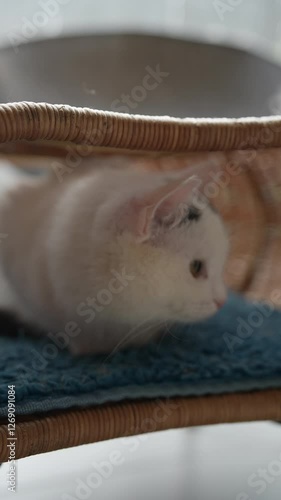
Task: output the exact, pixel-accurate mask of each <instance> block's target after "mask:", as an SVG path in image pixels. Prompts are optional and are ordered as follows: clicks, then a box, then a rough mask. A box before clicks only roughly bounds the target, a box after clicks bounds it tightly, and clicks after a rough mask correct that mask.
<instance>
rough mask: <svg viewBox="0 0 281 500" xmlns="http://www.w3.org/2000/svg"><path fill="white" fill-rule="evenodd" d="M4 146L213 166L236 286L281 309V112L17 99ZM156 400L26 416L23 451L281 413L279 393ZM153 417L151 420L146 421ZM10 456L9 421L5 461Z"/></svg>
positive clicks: (3, 442)
mask: <svg viewBox="0 0 281 500" xmlns="http://www.w3.org/2000/svg"><path fill="white" fill-rule="evenodd" d="M0 143H1V149H0V150H1V152H2V153H3V154H9V155H11V154H12V155H15V154H16V155H20V156H21V157H22V156H23V155H25V156H26V155H36V156H38V155H39V156H41V157H42V156H45V157H47V158H48V163H49V164H50V165H53V166H54V165H55V164H56V162H54V161H50V157H56V158H60V159H63V160H64V162H66V163H65V164H66V166H67V154H68V153H69V151H71V152H72V153H74V152H75V154H76V157H77V158H78V159H79V158H80V159H81V160H82V159H83V158H85V157H88V156H93V155H97V154H116V153H118V154H126V155H128V154H130V155H132V159H133V161H136V162H138V161H141V162H142V163H143V164H144V166H145V167H146V168H150V169H171V168H173V169H177V168H183V167H187V166H189V165H191V164H192V165H194V164H195V165H196V164H200V165H201V164H202V161H203V162H204V163H206V164H207V165H208V167H205V168H206V170H205V173H206V176H207V177H208V183H207V186H208V192H207V193H206V194H207V195H208V196H209V197H210V198H212V199H213V200H212V201H213V203H214V204H215V205H216V206H217V208H218V210H219V211H220V213H221V214H222V216H223V217H224V219H225V222H226V224H227V225H228V226H229V229H230V235H231V249H232V250H231V254H230V256H229V262H228V265H227V270H226V280H227V283H228V285H229V286H230V287H232V288H233V289H235V290H238V291H241V292H242V293H244V294H246V295H247V296H250V297H251V298H255V299H264V300H268V301H271V302H273V303H274V304H275V305H276V306H277V307H280V306H281V298H280V297H281V296H280V297H279V293H278V287H279V286H280V283H281V268H280V256H281V229H280V228H281V169H280V168H279V165H280V164H281V118H280V117H268V118H258V119H255V118H251V119H207V120H206V119H175V118H168V117H145V116H137V115H133V116H131V115H125V114H124V115H122V114H118V113H109V112H102V111H95V110H92V109H88V108H74V107H70V106H65V105H61V106H59V105H51V104H46V103H41V104H34V103H27V102H19V103H13V104H5V105H2V106H0ZM18 157H19V156H18ZM205 160H208V161H207V162H206V161H205ZM68 167H69V165H68ZM76 167H77V168H79V161H78V162H77V165H76ZM76 167H75V168H76ZM69 168H70V167H69ZM69 168H68V170H69ZM72 168H73V167H72ZM161 404H163V405H169V404H170V403H169V402H167V401H163V402H162V403H161ZM158 406H159V400H158V401H149V402H147V401H140V402H132V403H127V402H125V403H120V404H112V405H105V406H102V407H98V408H92V409H87V410H72V411H63V412H57V413H55V414H51V415H47V416H42V417H41V416H36V418H34V419H32V418H30V417H28V418H27V417H25V418H22V419H19V420H18V424H17V437H18V442H17V444H18V446H17V458H21V457H25V456H28V455H32V454H37V453H43V452H47V451H52V450H56V449H60V448H64V447H70V446H76V445H79V444H84V443H89V442H94V441H100V440H104V439H111V438H114V437H119V436H124V435H129V434H139V433H141V432H148V431H155V430H163V429H167V428H175V427H183V426H188V425H203V424H211V423H220V422H239V421H249V420H265V419H272V420H281V390H267V391H257V392H252V393H244V394H232V395H222V396H208V397H197V398H176V399H175V400H174V410H173V411H172V412H170V413H169V412H168V411H167V418H166V419H165V420H164V421H163V420H161V421H159V419H158V420H157V418H155V414H156V413H157V408H158ZM167 408H168V406H167ZM147 421H150V422H151V425H150V426H145V425H142V424H143V422H147ZM7 456H8V453H7V428H6V425H5V422H4V423H3V424H2V425H1V426H0V461H5V460H7Z"/></svg>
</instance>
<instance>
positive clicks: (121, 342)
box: [104, 319, 151, 363]
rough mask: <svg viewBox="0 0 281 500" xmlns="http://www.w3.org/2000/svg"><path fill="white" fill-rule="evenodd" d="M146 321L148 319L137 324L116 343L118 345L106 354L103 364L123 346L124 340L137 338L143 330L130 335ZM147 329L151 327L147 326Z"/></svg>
mask: <svg viewBox="0 0 281 500" xmlns="http://www.w3.org/2000/svg"><path fill="white" fill-rule="evenodd" d="M148 321H149V320H148V319H145V320H144V321H142V322H141V323H138V324H137V325H136V326H134V327H133V328H131V330H129V332H128V333H127V334H126V335H125V336H124V337H123V338H122V339H121V340H120V341H119V342H118V344H116V346H115V347H114V349H112V351H111V352H110V353H109V354H108V356H107V357H106V358H105V360H104V363H106V361H108V360H109V359H110V358H112V356H114V354H115V353H116V352H117V351H118V350H119V348H120V347H121V346H122V345H123V344H125V342H126V340H128V339H129V338H130V339H131V338H135V337H136V336H138V334H139V333H141V332H142V331H143V330H141V332H137V333H136V335H132V334H133V333H134V332H135V331H136V330H138V328H139V327H141V326H142V325H144V324H145V323H147V322H148ZM149 327H151V325H149Z"/></svg>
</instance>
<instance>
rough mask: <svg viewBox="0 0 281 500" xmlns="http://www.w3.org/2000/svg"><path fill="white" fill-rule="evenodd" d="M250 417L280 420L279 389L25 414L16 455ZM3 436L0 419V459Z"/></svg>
mask: <svg viewBox="0 0 281 500" xmlns="http://www.w3.org/2000/svg"><path fill="white" fill-rule="evenodd" d="M256 420H276V421H278V420H281V390H276V389H273V390H265V391H258V392H252V393H241V394H223V395H220V396H204V397H190V398H173V399H171V400H161V399H159V400H153V401H137V402H123V403H117V404H110V405H103V406H99V407H96V408H89V409H81V410H69V411H62V412H56V413H55V414H49V415H43V416H34V417H26V418H25V420H23V421H20V420H18V421H17V424H16V437H17V441H16V457H17V458H24V457H27V456H30V455H36V454H39V453H45V452H49V451H54V450H59V449H61V448H69V447H73V446H78V445H81V444H87V443H96V442H98V441H105V440H108V439H113V438H118V437H123V436H132V435H136V434H143V433H146V432H155V431H161V430H166V429H175V428H180V427H191V426H197V425H210V424H218V423H230V422H246V421H256ZM7 437H8V433H7V426H6V425H0V462H1V461H2V462H5V461H7V460H8V455H9V450H8V448H7V444H8V441H7Z"/></svg>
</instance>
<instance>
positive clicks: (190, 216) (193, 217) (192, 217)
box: [180, 205, 202, 226]
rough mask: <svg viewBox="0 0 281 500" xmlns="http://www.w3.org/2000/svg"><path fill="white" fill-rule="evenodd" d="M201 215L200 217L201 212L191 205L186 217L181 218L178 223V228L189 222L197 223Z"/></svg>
mask: <svg viewBox="0 0 281 500" xmlns="http://www.w3.org/2000/svg"><path fill="white" fill-rule="evenodd" d="M201 215H202V212H201V210H199V208H197V207H194V206H193V205H190V207H188V211H187V213H186V215H185V216H184V217H183V219H182V220H181V222H180V226H181V225H182V224H187V223H188V222H190V221H198V220H199V219H200V217H201Z"/></svg>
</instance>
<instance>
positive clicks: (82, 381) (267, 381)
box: [0, 294, 281, 417]
mask: <svg viewBox="0 0 281 500" xmlns="http://www.w3.org/2000/svg"><path fill="white" fill-rule="evenodd" d="M11 384H14V385H15V390H16V412H17V414H34V413H36V412H45V411H49V410H58V409H65V408H73V407H87V406H90V405H99V404H102V403H105V402H111V401H120V400H124V399H137V398H155V397H168V396H192V395H203V394H220V393H227V392H234V391H248V390H256V389H264V388H273V387H280V388H281V313H280V312H278V311H274V310H272V309H271V308H270V307H268V306H264V305H263V306H262V305H253V304H251V303H249V302H246V301H245V300H244V299H242V298H241V297H239V296H237V295H235V294H230V296H229V300H228V303H227V304H226V305H225V307H224V308H223V309H222V310H221V311H220V312H219V313H218V314H217V315H216V316H214V317H213V318H212V319H210V320H208V321H205V322H203V323H200V324H199V323H198V324H196V325H194V324H193V325H184V326H175V327H174V328H173V329H171V330H170V331H165V332H163V338H162V340H161V341H160V342H157V343H151V344H149V345H147V346H145V347H142V348H139V349H127V350H125V351H119V352H116V353H115V354H113V355H111V356H109V357H106V356H104V355H103V356H101V355H99V356H85V357H80V358H74V357H73V356H71V354H70V353H69V352H68V351H67V349H66V348H64V349H63V348H58V347H57V346H56V345H55V344H53V343H52V341H51V340H50V339H47V340H46V339H42V338H40V339H34V338H30V337H28V336H26V335H25V334H22V332H21V331H19V332H18V337H17V338H15V337H9V336H7V337H5V336H2V337H1V336H0V417H6V416H7V390H8V385H11Z"/></svg>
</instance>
